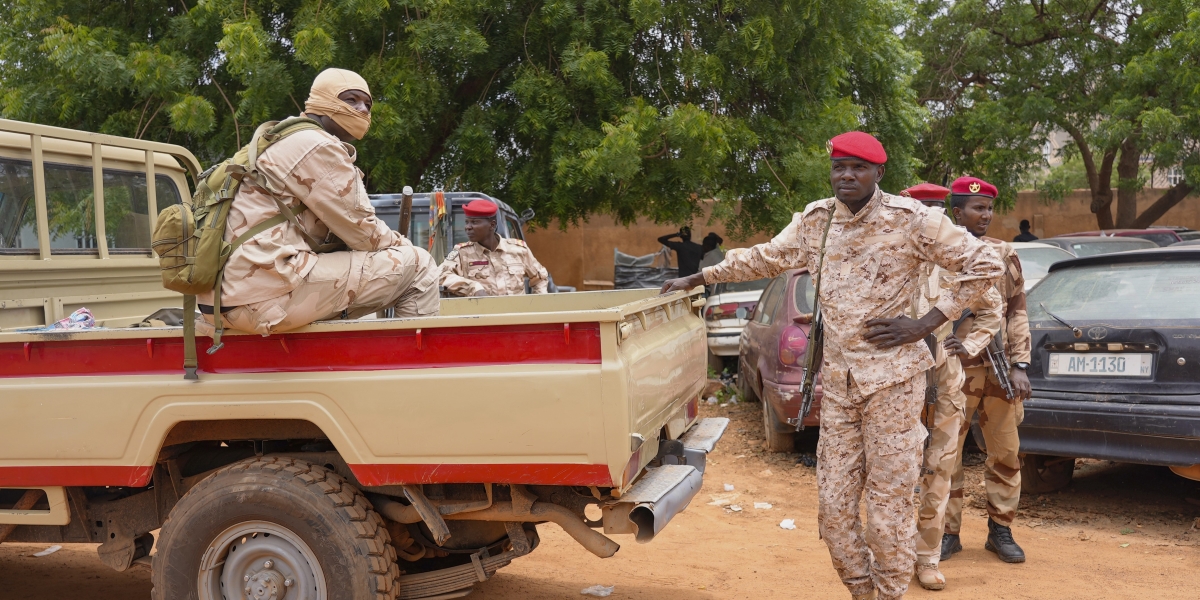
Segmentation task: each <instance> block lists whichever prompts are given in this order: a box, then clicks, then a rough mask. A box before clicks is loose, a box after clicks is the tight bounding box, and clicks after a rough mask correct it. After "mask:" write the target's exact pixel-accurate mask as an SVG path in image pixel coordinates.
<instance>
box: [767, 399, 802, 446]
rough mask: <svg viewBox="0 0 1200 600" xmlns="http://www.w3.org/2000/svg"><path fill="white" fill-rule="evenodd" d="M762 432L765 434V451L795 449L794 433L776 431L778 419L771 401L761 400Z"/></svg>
mask: <svg viewBox="0 0 1200 600" xmlns="http://www.w3.org/2000/svg"><path fill="white" fill-rule="evenodd" d="M762 414H763V433H764V434H765V435H766V436H767V451H769V452H793V451H795V449H796V434H795V433H792V432H789V431H778V430H777V429H776V428H777V427H779V419H778V417H776V416H775V410H774V409H772V408H771V403H770V402H767V401H766V400H763V402H762Z"/></svg>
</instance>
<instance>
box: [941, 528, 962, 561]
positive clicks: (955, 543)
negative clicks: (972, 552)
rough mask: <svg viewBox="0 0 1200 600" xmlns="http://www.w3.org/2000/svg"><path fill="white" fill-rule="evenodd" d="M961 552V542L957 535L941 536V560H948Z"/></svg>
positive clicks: (944, 534) (947, 534) (946, 534)
mask: <svg viewBox="0 0 1200 600" xmlns="http://www.w3.org/2000/svg"><path fill="white" fill-rule="evenodd" d="M959 552H962V541H961V540H959V539H958V534H957V533H943V534H942V560H950V557H951V556H954V555H955V554H958V553H959Z"/></svg>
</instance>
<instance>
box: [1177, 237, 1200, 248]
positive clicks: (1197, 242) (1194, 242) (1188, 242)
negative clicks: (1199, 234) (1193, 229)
mask: <svg viewBox="0 0 1200 600" xmlns="http://www.w3.org/2000/svg"><path fill="white" fill-rule="evenodd" d="M1180 246H1200V239H1197V240H1183V241H1182V242H1175V243H1174V244H1171V247H1172V248H1178V247H1180Z"/></svg>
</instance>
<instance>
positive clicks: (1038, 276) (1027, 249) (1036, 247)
mask: <svg viewBox="0 0 1200 600" xmlns="http://www.w3.org/2000/svg"><path fill="white" fill-rule="evenodd" d="M1012 247H1013V250H1016V251H1017V258H1019V259H1021V271H1022V272H1023V273H1024V275H1025V291H1027V292H1028V291H1029V290H1031V289H1033V286H1035V285H1037V282H1039V281H1041V280H1042V278H1043V277H1045V276H1046V273H1047V272H1048V271H1049V270H1050V265H1052V264H1054V263H1056V262H1058V261H1060V260H1066V259H1068V258H1075V255H1074V254H1071V253H1070V252H1067V251H1066V250H1063V249H1062V248H1059V247H1058V246H1053V245H1050V244H1042V243H1040V242H1012Z"/></svg>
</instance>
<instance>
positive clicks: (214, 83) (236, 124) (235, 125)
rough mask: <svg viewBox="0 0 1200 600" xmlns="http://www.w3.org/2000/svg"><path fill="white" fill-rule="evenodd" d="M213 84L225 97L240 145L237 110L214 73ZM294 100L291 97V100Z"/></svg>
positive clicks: (240, 128) (234, 132)
mask: <svg viewBox="0 0 1200 600" xmlns="http://www.w3.org/2000/svg"><path fill="white" fill-rule="evenodd" d="M212 82H213V85H215V86H217V91H218V92H221V97H222V98H224V99H225V105H226V106H228V107H229V114H230V115H232V116H233V134H234V136H236V139H237V147H238V148H241V147H242V126H241V125H238V120H237V110H236V109H234V108H233V103H232V102H230V101H229V96H226V95H225V90H223V89H221V84H219V83H217V77H216V74H215V73H214V74H213V80H212ZM295 101H296V100H295V99H293V100H292V102H295Z"/></svg>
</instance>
